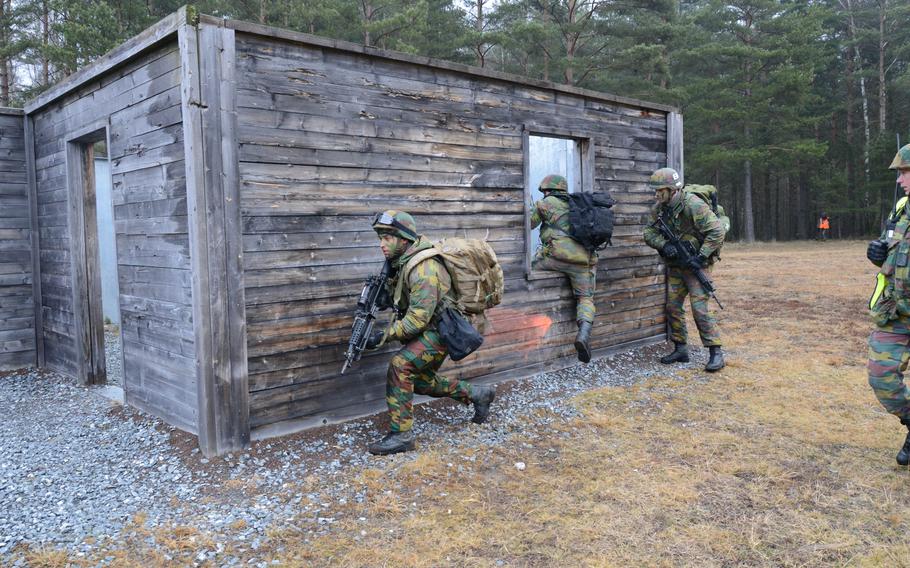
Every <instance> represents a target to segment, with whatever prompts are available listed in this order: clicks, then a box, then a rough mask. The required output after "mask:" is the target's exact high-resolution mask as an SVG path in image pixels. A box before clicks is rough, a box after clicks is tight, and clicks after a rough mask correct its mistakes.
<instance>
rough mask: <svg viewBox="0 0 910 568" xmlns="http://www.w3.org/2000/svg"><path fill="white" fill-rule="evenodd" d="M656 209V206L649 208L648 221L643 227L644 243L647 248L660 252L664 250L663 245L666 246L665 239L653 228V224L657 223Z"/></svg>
mask: <svg viewBox="0 0 910 568" xmlns="http://www.w3.org/2000/svg"><path fill="white" fill-rule="evenodd" d="M657 215H658V208H657V206H655V207H652V208H651V214H650V217H649V219H648V226H647V227H645V232H644V237H645V243H647V244H648V246H649V247H651V248H654V249H657V250H660V249H662V248H664V245H665V244H667V239H665V238H664V236H663V235H661V234H660V231H658V230H657V229H655V228H654V223H656V222H657Z"/></svg>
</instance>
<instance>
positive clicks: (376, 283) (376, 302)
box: [341, 261, 391, 375]
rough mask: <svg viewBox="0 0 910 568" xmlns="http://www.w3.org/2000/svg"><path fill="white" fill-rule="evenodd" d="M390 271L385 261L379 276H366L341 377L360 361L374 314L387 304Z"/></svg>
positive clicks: (371, 330) (371, 328)
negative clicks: (387, 284)
mask: <svg viewBox="0 0 910 568" xmlns="http://www.w3.org/2000/svg"><path fill="white" fill-rule="evenodd" d="M390 269H391V268H390V265H389V261H386V262H385V264H383V265H382V270H381V271H380V272H379V274H378V275H370V276H368V277H367V280H366V282H365V283H364V284H363V290H361V291H360V299H359V300H357V311H356V313H355V314H354V326H353V327H352V329H351V340H350V341H349V342H348V350H347V351H345V353H344V358H345V361H344V366H342V367H341V374H342V375H343V374H344V372H345V371H347V370H348V367H349V366H350V365H351V364H352V363H354V362H355V361H359V360H360V355H361V354H362V353H363V350H364V349H365V348H366V345H367V341H368V340H369V339H370V334H371V333H373V324H374V323H375V322H376V313H377V312H378V311H379V310H380V309H382V308H383V307H385V305H384V304H386V303H387V302H388V298H387V296H388V292H387V291H386V281H387V280H388V279H389V271H390Z"/></svg>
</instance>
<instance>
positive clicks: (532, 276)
mask: <svg viewBox="0 0 910 568" xmlns="http://www.w3.org/2000/svg"><path fill="white" fill-rule="evenodd" d="M531 136H540V137H544V138H561V139H564V140H573V141H575V142H577V143H578V155H579V158H580V159H581V168H580V171H581V180H580V183H579V187H580V188H581V191H582V192H587V193H590V192H593V191H594V146H595V144H594V137H593V135H592V134H591V133H586V132H577V131H571V130H564V129H560V128H541V127H538V126H531V125H524V127H523V128H522V138H521V146H522V169H523V181H524V202H525V207H524V209H525V215H524V243H525V246H524V249H525V255H524V256H525V259H524V269H525V279H526V280H528V281H532V280H541V279H543V278H552V277H553V273H552V272H549V271H544V270H533V269H532V268H531V260H532V256H533V255H532V249H533V243H532V242H531V208H532V205H533V204H532V202H531V196H532V193H533V191H534V190H535V189H536V188H532V187H531V186H530V184H531V159H530V158H531Z"/></svg>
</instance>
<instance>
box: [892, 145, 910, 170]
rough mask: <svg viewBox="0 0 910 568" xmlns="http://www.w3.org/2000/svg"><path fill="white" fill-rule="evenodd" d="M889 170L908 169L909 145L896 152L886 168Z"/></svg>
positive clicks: (909, 159)
mask: <svg viewBox="0 0 910 568" xmlns="http://www.w3.org/2000/svg"><path fill="white" fill-rule="evenodd" d="M888 169H889V170H904V169H910V144H907V145H906V146H904V147H903V148H901V149H900V150H898V151H897V154H895V155H894V160H892V161H891V165H890V166H888Z"/></svg>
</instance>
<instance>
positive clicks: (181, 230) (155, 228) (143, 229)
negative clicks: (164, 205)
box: [114, 215, 189, 235]
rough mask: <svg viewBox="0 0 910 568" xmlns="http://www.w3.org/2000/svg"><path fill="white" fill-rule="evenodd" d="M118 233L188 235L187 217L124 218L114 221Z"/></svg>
mask: <svg viewBox="0 0 910 568" xmlns="http://www.w3.org/2000/svg"><path fill="white" fill-rule="evenodd" d="M114 225H115V227H116V230H117V234H118V235H119V234H122V235H186V234H187V231H188V230H189V227H188V225H187V217H186V216H185V215H184V216H174V217H158V218H149V219H136V218H129V219H122V220H118V221H115V222H114Z"/></svg>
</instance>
